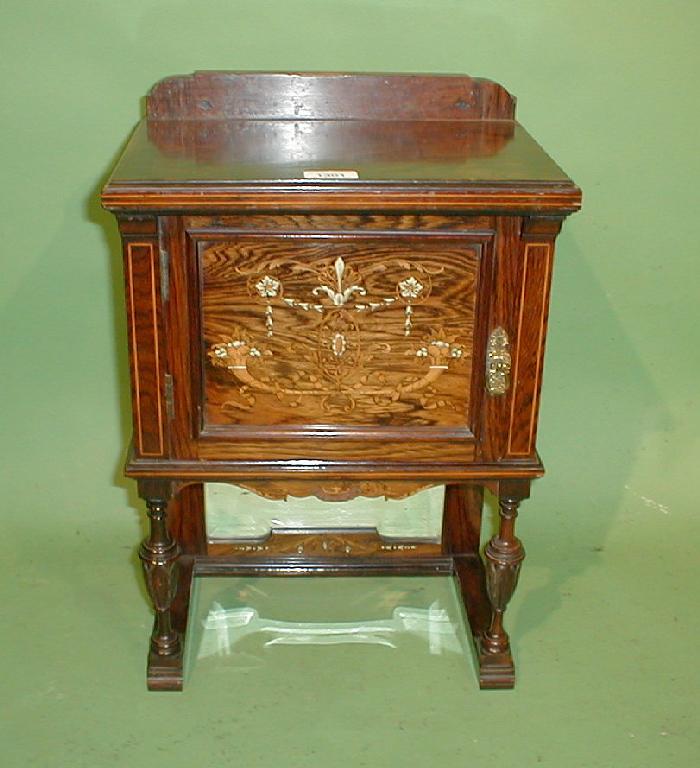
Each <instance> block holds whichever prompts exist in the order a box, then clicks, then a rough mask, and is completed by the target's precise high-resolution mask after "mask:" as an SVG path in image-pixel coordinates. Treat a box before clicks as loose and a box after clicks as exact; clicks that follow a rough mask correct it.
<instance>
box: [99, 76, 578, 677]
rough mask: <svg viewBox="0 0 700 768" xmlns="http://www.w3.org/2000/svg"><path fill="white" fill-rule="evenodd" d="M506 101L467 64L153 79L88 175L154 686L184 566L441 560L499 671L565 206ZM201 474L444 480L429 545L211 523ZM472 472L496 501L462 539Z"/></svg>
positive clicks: (283, 481) (533, 468)
mask: <svg viewBox="0 0 700 768" xmlns="http://www.w3.org/2000/svg"><path fill="white" fill-rule="evenodd" d="M514 108H515V102H514V99H513V98H512V97H511V96H510V95H509V94H508V93H507V91H506V90H505V89H503V88H502V87H501V86H499V85H498V84H496V83H492V82H490V81H486V80H478V79H473V78H468V77H464V76H432V75H346V74H293V73H286V74H270V73H228V72H200V73H195V74H194V75H190V76H184V77H174V78H168V79H167V80H165V81H162V82H161V83H159V84H157V85H156V86H155V87H154V89H153V90H152V92H151V94H150V95H149V98H148V103H147V113H148V114H147V118H146V119H145V120H144V121H143V122H142V123H141V124H140V125H139V126H138V127H137V129H136V131H135V132H134V135H133V136H132V138H131V140H130V142H129V144H128V146H127V148H126V150H125V152H124V154H123V156H122V158H121V159H120V161H119V163H118V164H117V167H116V169H115V171H114V173H113V175H112V178H111V179H110V181H109V182H108V184H107V185H106V186H105V188H104V190H103V193H102V201H103V204H104V206H105V207H106V208H108V209H110V210H113V211H114V212H115V213H116V215H117V217H118V220H119V227H120V232H121V236H122V241H123V247H124V264H125V276H126V299H127V316H128V322H129V346H130V364H131V381H132V393H133V416H134V438H133V447H132V449H131V451H130V455H129V459H128V462H127V467H126V473H127V475H128V476H130V477H133V478H135V479H137V480H138V483H139V490H140V494H141V496H142V497H143V498H144V499H146V503H147V507H148V510H149V517H150V521H151V533H150V536H149V537H148V538H147V539H146V541H145V542H144V543H143V545H142V547H141V550H140V554H141V558H142V560H143V564H144V572H145V575H146V581H147V585H148V589H149V593H150V595H151V598H152V601H153V604H154V608H155V612H156V617H155V624H154V632H153V636H152V641H151V647H150V651H149V660H148V675H147V678H148V685H149V688H152V689H154V690H180V689H181V687H182V681H183V668H182V665H183V658H184V655H183V649H184V643H185V641H186V631H187V611H188V605H189V599H190V591H191V587H192V579H193V576H194V575H195V574H198V575H206V574H230V575H231V574H258V575H311V574H313V575H326V576H333V575H349V574H357V575H369V574H384V573H390V574H396V575H400V574H403V575H411V574H417V573H434V574H445V573H452V574H454V575H455V577H456V578H457V580H458V583H459V586H460V590H461V594H462V597H463V600H464V605H465V609H466V614H467V619H468V622H469V626H470V630H471V634H472V637H473V639H474V645H475V651H476V658H477V663H478V667H479V683H480V685H481V687H483V688H504V687H511V686H512V685H513V683H514V680H515V675H514V665H513V659H512V655H511V651H510V644H509V640H508V635H507V633H506V631H505V629H504V626H503V615H504V611H505V609H506V605H507V604H508V601H509V600H510V598H511V596H512V593H513V590H514V589H515V586H516V583H517V579H518V574H519V571H520V565H521V562H522V559H523V557H524V550H523V548H522V545H521V544H520V542H519V540H518V539H517V538H516V537H515V533H514V520H515V515H516V512H517V508H518V504H519V503H520V501H521V500H522V499H524V498H527V496H528V493H529V486H530V482H531V480H533V479H534V478H536V477H539V476H541V475H542V474H543V471H544V470H543V467H542V463H541V461H540V459H539V456H538V454H537V450H536V437H537V419H538V407H539V397H540V388H541V383H542V361H543V353H544V341H545V336H546V328H547V314H548V306H549V290H550V283H551V273H552V260H553V254H554V242H555V238H556V236H557V234H558V232H559V229H560V228H561V224H562V221H563V219H564V218H565V217H566V215H568V214H569V213H571V212H573V211H576V210H577V209H578V208H579V207H580V204H581V193H580V190H579V189H578V188H577V187H576V186H575V184H573V182H572V181H571V180H570V179H569V178H568V177H567V176H566V174H564V173H563V171H562V170H561V169H560V168H559V167H558V166H557V165H556V164H555V163H554V162H553V161H552V160H551V159H550V158H549V157H548V156H547V155H546V153H545V152H544V151H543V150H542V149H541V147H539V145H538V144H537V143H536V142H535V141H534V140H533V139H532V138H531V137H530V136H529V135H528V134H527V132H526V131H525V130H524V129H523V128H522V127H521V126H520V125H518V123H517V122H516V121H515V114H514ZM338 172H341V173H340V175H339V174H338ZM319 173H320V174H321V177H320V178H317V177H316V176H318V174H319ZM324 173H325V174H326V177H324ZM205 482H228V483H238V484H240V485H242V486H243V487H245V488H247V489H249V490H251V491H253V492H255V493H258V494H261V495H263V496H266V497H267V498H273V499H283V498H286V497H287V496H289V495H292V496H300V497H304V496H310V495H313V496H317V497H319V498H322V499H325V500H330V501H333V500H335V501H339V500H346V499H349V498H353V497H355V496H357V495H365V496H386V497H387V498H401V497H403V496H406V495H408V494H411V493H414V492H416V491H418V490H419V489H421V488H426V487H430V486H434V485H439V484H445V485H446V496H445V506H444V516H443V530H442V541H441V542H440V543H437V542H433V541H425V540H403V539H386V538H382V537H381V536H380V535H379V534H378V533H377V532H376V531H375V530H360V531H357V530H355V531H346V530H343V531H340V530H332V529H329V530H306V529H301V530H277V529H275V530H273V531H272V532H271V534H270V535H269V536H268V537H265V538H263V539H260V540H255V541H252V540H242V539H238V540H231V541H224V542H222V541H208V540H207V533H206V520H205V509H204V495H203V485H202V484H203V483H205ZM484 487H487V488H489V489H490V490H491V491H493V492H495V493H496V494H497V495H498V497H499V504H500V510H501V513H500V527H499V532H498V534H497V535H496V536H495V537H494V538H493V539H492V540H491V541H490V542H489V544H488V545H487V547H486V551H485V553H484V556H483V558H482V556H481V553H480V547H481V515H482V506H483V488H484ZM166 510H167V517H166Z"/></svg>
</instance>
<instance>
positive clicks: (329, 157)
mask: <svg viewBox="0 0 700 768" xmlns="http://www.w3.org/2000/svg"><path fill="white" fill-rule="evenodd" d="M514 117H515V102H514V99H513V98H512V97H511V96H510V94H508V93H507V92H506V91H505V90H504V89H503V88H502V87H501V86H499V85H497V84H496V83H492V82H490V81H487V80H476V79H472V78H468V77H462V76H424V75H417V76H411V75H332V74H327V75H321V74H319V75H296V74H262V73H245V74H243V73H195V74H194V75H190V76H187V77H176V78H169V79H167V80H165V81H161V82H160V83H158V84H157V85H156V86H155V87H154V88H153V90H152V91H151V93H150V95H149V97H148V101H147V117H146V118H145V119H144V120H142V121H141V123H140V124H139V125H138V126H137V128H136V130H135V131H134V133H133V135H132V137H131V139H130V141H129V142H128V144H127V147H126V149H125V151H124V153H123V154H122V156H121V158H120V160H119V162H118V164H117V166H116V168H115V170H114V172H113V174H112V177H111V179H110V181H109V182H108V184H107V186H106V187H105V189H104V191H103V202H104V204H105V205H106V206H107V207H110V208H120V207H129V206H125V205H123V203H124V202H125V201H127V200H128V201H130V202H129V205H130V206H131V207H139V201H140V202H141V203H143V204H144V205H145V206H147V207H148V206H149V204H150V206H151V207H153V206H154V205H156V204H162V205H165V206H166V207H167V205H168V203H170V204H174V203H177V204H178V205H179V204H182V205H186V204H187V196H188V194H189V195H190V196H191V197H192V198H193V199H194V198H195V197H198V198H201V197H202V196H203V195H204V196H206V193H207V191H208V188H209V189H212V190H214V189H216V192H217V194H218V195H219V197H220V199H223V198H221V196H222V195H224V196H228V198H227V199H229V200H230V201H231V202H233V200H234V198H235V196H236V194H237V190H239V189H241V188H245V189H246V194H248V195H255V194H256V193H257V194H258V195H264V193H265V192H266V190H268V191H269V190H270V189H274V188H279V187H280V185H283V186H284V187H285V189H287V190H290V189H291V190H293V191H294V192H295V193H297V194H303V193H304V192H310V191H313V192H315V193H316V194H317V195H318V194H324V193H325V194H331V195H333V197H334V199H336V200H337V199H338V197H340V196H348V197H352V196H357V195H358V194H361V193H362V192H366V191H368V190H372V191H374V193H375V194H376V192H377V191H378V190H379V189H381V188H382V187H385V188H389V189H393V190H396V189H397V188H401V187H403V188H410V189H411V191H410V192H409V194H411V195H413V196H414V197H415V196H416V195H417V194H418V191H419V188H422V189H423V194H424V195H425V194H428V192H427V190H429V189H430V188H438V189H439V188H442V189H443V190H446V189H451V190H452V191H453V193H454V191H455V190H456V189H461V190H462V193H463V194H465V195H468V194H470V192H472V191H473V190H475V189H479V190H481V191H482V192H484V191H485V190H486V189H487V188H488V189H492V190H493V193H494V195H498V194H503V192H504V190H506V189H508V190H514V191H518V190H525V189H527V190H529V191H531V192H532V193H533V194H534V195H539V196H540V198H546V197H547V196H548V195H550V196H553V201H552V206H553V207H557V206H558V207H559V208H561V210H563V211H569V212H570V211H572V210H576V209H577V208H578V207H579V206H580V191H579V190H578V188H577V187H576V186H575V185H574V184H573V182H572V181H571V180H570V179H569V178H568V177H567V175H566V174H565V173H564V172H563V171H562V170H561V169H560V168H559V167H558V166H557V165H556V163H555V162H554V161H553V160H552V159H551V158H550V157H549V156H548V155H547V154H546V152H545V151H544V150H543V149H542V148H541V147H540V146H539V145H538V144H537V143H536V142H535V141H534V140H533V139H532V137H531V136H530V135H529V134H528V133H527V131H525V130H524V129H523V128H522V127H521V126H520V125H519V124H518V123H517V122H516V121H515V119H514ZM334 171H341V172H344V173H343V174H342V175H341V177H340V178H334V177H332V176H331V177H330V178H328V177H327V178H324V177H323V175H322V176H321V177H320V178H319V177H318V175H317V174H318V173H319V172H321V174H324V173H325V172H334ZM554 198H556V201H559V202H558V203H557V202H556V201H555V200H554ZM564 198H566V200H565V201H564ZM535 199H536V198H535Z"/></svg>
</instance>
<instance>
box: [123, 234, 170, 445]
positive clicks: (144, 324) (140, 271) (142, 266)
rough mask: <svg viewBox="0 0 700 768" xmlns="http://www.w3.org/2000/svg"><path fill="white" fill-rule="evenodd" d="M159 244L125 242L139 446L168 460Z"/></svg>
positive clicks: (135, 437)
mask: <svg viewBox="0 0 700 768" xmlns="http://www.w3.org/2000/svg"><path fill="white" fill-rule="evenodd" d="M157 254H158V251H157V248H156V244H155V242H153V241H151V240H147V239H134V240H131V239H127V240H125V243H124V266H125V269H124V271H125V278H126V305H127V317H128V326H129V353H130V354H129V357H130V364H131V387H132V400H133V416H134V446H135V448H136V451H137V453H138V454H139V455H141V456H153V457H156V456H164V455H165V454H166V441H165V434H164V414H165V402H164V391H163V389H164V388H163V365H162V346H163V344H162V340H163V332H162V320H161V301H160V269H159V262H158V255H157Z"/></svg>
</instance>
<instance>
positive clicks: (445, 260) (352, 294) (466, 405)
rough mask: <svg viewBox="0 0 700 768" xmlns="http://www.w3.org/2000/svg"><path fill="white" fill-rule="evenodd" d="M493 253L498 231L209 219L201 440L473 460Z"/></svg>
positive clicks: (198, 243) (200, 262)
mask: <svg viewBox="0 0 700 768" xmlns="http://www.w3.org/2000/svg"><path fill="white" fill-rule="evenodd" d="M490 251H491V236H490V234H489V235H486V234H460V235H456V234H425V235H422V234H421V235H415V234H405V235H402V234H396V233H391V234H389V233H385V234H376V233H372V234H366V233H359V234H358V233H353V234H348V233H332V234H328V233H326V234H314V233H311V234H309V233H304V234H269V233H263V234H235V235H234V234H230V235H227V234H225V233H217V234H214V233H211V234H208V233H200V234H199V236H198V237H195V238H194V240H193V250H192V251H191V252H192V253H193V256H194V258H195V261H196V269H197V273H198V283H199V302H200V305H199V311H198V313H197V314H198V321H199V328H198V336H199V339H200V361H201V371H200V372H199V376H198V378H199V381H198V390H199V392H198V399H199V404H200V414H201V415H200V420H199V421H200V423H199V425H198V430H199V434H198V438H199V439H200V441H204V442H205V443H207V445H208V448H206V449H205V450H204V451H203V454H204V455H206V456H207V457H209V458H211V457H213V456H221V457H222V458H224V457H235V456H237V455H239V454H237V450H238V451H239V453H240V449H241V443H240V441H248V443H250V442H251V441H252V443H253V445H252V446H251V447H250V448H249V449H248V450H246V451H244V454H245V456H246V457H247V458H255V457H256V449H255V447H254V444H255V443H256V441H260V442H259V443H258V446H259V447H258V449H257V454H259V458H264V457H265V456H270V452H272V453H273V454H274V456H275V457H278V458H294V457H298V456H307V455H308V456H318V455H322V456H325V457H328V456H331V455H332V454H333V451H334V447H333V445H332V443H333V441H336V443H337V444H336V449H337V451H338V453H339V455H342V456H343V457H344V458H370V459H373V460H377V459H387V458H388V459H396V460H398V459H403V460H406V457H407V455H408V454H409V453H410V457H411V458H412V459H414V460H415V459H417V460H431V459H437V460H441V459H445V460H446V459H449V458H454V459H455V460H460V461H463V460H465V459H469V458H472V457H473V454H474V443H475V434H476V433H477V431H478V423H477V422H478V413H479V405H480V404H479V401H480V390H481V388H482V383H483V377H482V371H481V368H482V365H481V364H480V361H481V360H482V352H481V351H480V350H479V349H478V348H479V347H480V346H481V345H480V344H479V342H478V339H480V338H481V336H483V334H482V333H481V328H480V325H481V323H480V317H481V316H483V314H484V311H483V305H484V302H485V301H486V299H487V298H488V297H487V296H485V293H486V291H485V290H484V280H485V275H486V274H487V269H486V264H487V262H488V261H489V260H490ZM329 438H332V439H331V440H329ZM290 441H291V442H290ZM320 441H323V445H320ZM237 442H238V449H237V448H236V444H237ZM409 446H411V447H410V449H409ZM251 451H252V453H251ZM261 452H262V453H261Z"/></svg>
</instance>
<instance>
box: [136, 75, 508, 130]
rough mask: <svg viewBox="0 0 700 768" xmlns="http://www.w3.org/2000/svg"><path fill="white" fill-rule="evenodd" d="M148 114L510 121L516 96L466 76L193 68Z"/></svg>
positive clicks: (165, 86) (168, 82) (154, 98)
mask: <svg viewBox="0 0 700 768" xmlns="http://www.w3.org/2000/svg"><path fill="white" fill-rule="evenodd" d="M146 109H147V113H148V118H149V120H152V121H156V120H304V119H309V120H391V121H395V120H410V121H416V120H418V121H425V120H512V119H513V116H514V114H515V99H514V98H513V97H512V96H511V95H510V94H509V93H508V92H507V91H506V89H505V88H503V86H501V85H499V84H498V83H494V82H492V81H491V80H485V79H481V78H473V77H466V76H465V75H443V76H442V77H434V76H432V75H403V74H362V75H359V74H346V73H314V72H307V73H304V72H195V73H194V74H192V75H185V76H181V75H176V76H174V77H168V78H166V79H164V80H161V81H160V82H159V83H157V84H156V85H155V86H154V87H153V88H152V89H151V92H150V93H149V94H148V99H147V106H146Z"/></svg>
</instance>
